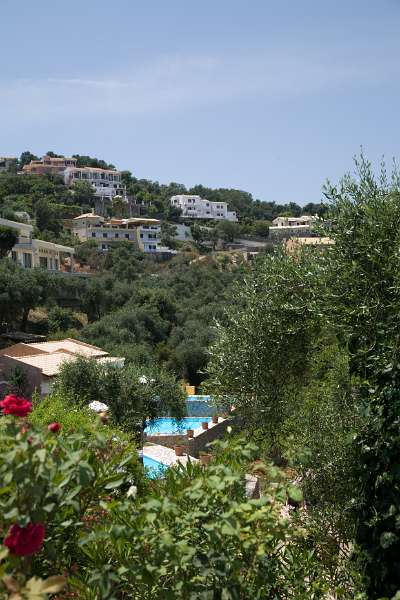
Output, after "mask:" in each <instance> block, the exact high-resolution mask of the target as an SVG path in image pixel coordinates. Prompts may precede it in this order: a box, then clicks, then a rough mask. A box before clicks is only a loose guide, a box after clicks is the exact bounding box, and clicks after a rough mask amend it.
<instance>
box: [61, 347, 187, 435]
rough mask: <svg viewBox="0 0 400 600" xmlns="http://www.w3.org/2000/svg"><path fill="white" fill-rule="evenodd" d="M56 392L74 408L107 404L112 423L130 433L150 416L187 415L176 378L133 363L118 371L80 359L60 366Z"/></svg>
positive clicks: (153, 368)
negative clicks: (91, 403)
mask: <svg viewBox="0 0 400 600" xmlns="http://www.w3.org/2000/svg"><path fill="white" fill-rule="evenodd" d="M55 391H56V394H58V395H60V396H61V397H63V398H65V399H67V401H69V402H70V403H71V404H72V405H73V404H75V405H77V406H85V405H87V404H89V403H90V402H93V401H94V400H99V401H100V402H104V403H105V404H107V406H108V407H109V410H110V414H111V417H112V421H113V422H114V423H115V424H117V425H119V426H121V427H123V428H124V429H125V430H128V431H131V432H137V431H138V428H139V429H140V427H141V426H142V424H143V422H144V421H145V419H146V418H147V417H149V418H153V419H154V418H156V417H159V416H163V415H169V414H170V415H171V416H174V417H177V418H180V417H183V416H185V414H186V404H185V394H184V392H183V389H182V387H181V386H180V385H179V384H178V383H177V382H176V380H175V378H174V377H173V375H171V374H170V373H168V372H166V371H164V370H162V369H159V368H157V367H151V368H145V367H139V366H135V365H133V364H130V365H128V366H126V367H123V368H119V367H116V366H114V365H112V364H111V365H110V364H107V363H105V364H104V363H101V362H99V361H96V360H94V359H85V358H81V357H79V358H77V359H76V360H74V361H71V362H67V363H65V364H63V365H62V366H61V369H60V373H59V375H58V377H57V381H56V388H55Z"/></svg>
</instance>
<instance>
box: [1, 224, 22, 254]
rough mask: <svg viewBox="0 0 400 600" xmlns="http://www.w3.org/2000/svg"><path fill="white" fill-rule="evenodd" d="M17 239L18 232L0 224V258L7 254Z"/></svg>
mask: <svg viewBox="0 0 400 600" xmlns="http://www.w3.org/2000/svg"><path fill="white" fill-rule="evenodd" d="M17 241H18V233H17V231H16V230H15V229H12V228H11V227H3V226H2V225H0V259H1V258H4V257H5V256H7V254H8V253H9V252H10V251H11V249H12V247H13V246H15V244H16V243H17Z"/></svg>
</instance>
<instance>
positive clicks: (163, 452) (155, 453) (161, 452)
mask: <svg viewBox="0 0 400 600" xmlns="http://www.w3.org/2000/svg"><path fill="white" fill-rule="evenodd" d="M143 456H148V457H149V458H152V459H154V460H158V461H159V462H161V463H163V464H164V465H168V466H171V465H175V464H176V463H178V462H180V463H182V464H183V465H186V463H187V461H188V458H189V457H188V455H187V454H184V456H176V454H175V452H174V450H171V448H167V447H166V446H160V445H159V444H146V445H145V446H144V448H143ZM190 460H191V461H192V462H197V459H196V458H193V457H192V456H191V457H190Z"/></svg>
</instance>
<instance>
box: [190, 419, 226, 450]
mask: <svg viewBox="0 0 400 600" xmlns="http://www.w3.org/2000/svg"><path fill="white" fill-rule="evenodd" d="M233 422H234V420H233V419H225V420H224V421H221V423H217V424H216V425H214V426H213V427H211V428H210V429H206V430H205V431H202V432H201V433H199V434H198V435H197V436H196V437H195V438H193V439H192V440H187V448H188V454H190V456H194V457H195V458H198V457H199V453H200V452H206V451H207V446H208V444H210V443H211V442H213V441H214V440H218V439H220V438H221V437H223V436H224V434H225V432H226V429H227V427H229V426H232V425H233Z"/></svg>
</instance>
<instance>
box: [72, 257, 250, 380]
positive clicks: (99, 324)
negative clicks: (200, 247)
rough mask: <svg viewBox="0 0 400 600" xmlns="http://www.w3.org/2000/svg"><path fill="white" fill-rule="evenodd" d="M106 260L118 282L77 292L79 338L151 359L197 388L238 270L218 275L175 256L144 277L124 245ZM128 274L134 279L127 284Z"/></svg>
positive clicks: (107, 280)
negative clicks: (84, 322) (84, 321)
mask: <svg viewBox="0 0 400 600" xmlns="http://www.w3.org/2000/svg"><path fill="white" fill-rule="evenodd" d="M106 261H107V264H108V265H109V268H110V269H111V270H112V271H113V272H114V273H120V275H119V281H115V280H114V279H113V278H111V277H110V276H106V277H102V278H96V279H94V278H93V280H91V282H90V284H89V286H88V287H87V289H86V291H84V292H83V293H81V294H80V297H81V300H82V301H83V306H82V308H83V310H84V311H85V312H87V314H88V319H89V322H90V325H88V326H87V327H85V328H84V329H83V331H82V335H83V336H84V338H83V339H85V340H86V341H88V342H90V343H93V344H95V345H97V346H100V347H101V348H105V349H106V350H108V351H109V352H115V353H117V354H120V355H121V354H123V356H126V357H127V358H128V359H129V360H131V361H133V362H138V361H139V362H141V363H144V364H149V363H151V362H153V361H154V355H155V356H156V357H157V358H158V359H159V360H160V361H161V362H162V363H163V364H164V365H165V366H166V367H167V368H170V369H172V370H173V371H174V372H175V374H176V375H177V376H178V377H179V378H184V379H186V380H188V381H190V382H192V383H193V384H199V383H200V382H201V380H202V379H203V378H204V373H203V372H204V371H205V368H206V365H207V361H208V355H207V347H208V345H209V344H210V342H211V341H212V340H213V338H214V335H215V331H214V327H213V326H214V319H215V318H216V317H218V316H220V315H222V312H223V307H224V304H225V302H226V301H228V300H229V299H230V287H231V285H232V283H233V282H234V281H235V280H237V279H240V278H241V276H242V274H241V270H240V269H235V270H234V271H233V272H227V271H219V270H217V267H216V265H215V264H213V265H211V266H208V265H203V264H199V263H197V264H190V263H189V264H188V260H186V259H183V258H182V257H178V258H177V259H174V260H173V261H171V262H170V263H168V265H166V266H164V267H162V268H159V269H155V268H153V271H152V272H150V273H149V267H148V265H146V263H145V261H143V260H142V261H138V259H137V258H136V255H134V254H132V251H131V250H129V249H126V248H124V247H121V249H115V250H112V251H111V253H110V256H108V255H107V258H106ZM129 261H132V262H131V264H130V263H129ZM136 261H138V262H136ZM132 271H133V275H134V279H135V280H134V281H133V282H132V281H129V282H128V280H127V278H128V277H129V274H130V273H132ZM125 278H126V279H125ZM199 323H201V326H199Z"/></svg>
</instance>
